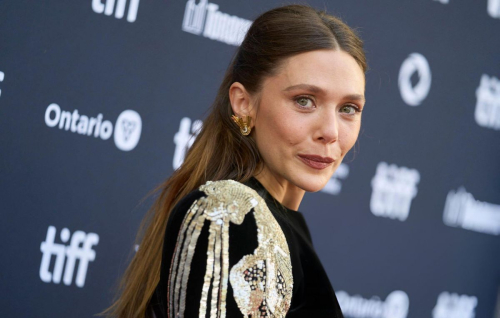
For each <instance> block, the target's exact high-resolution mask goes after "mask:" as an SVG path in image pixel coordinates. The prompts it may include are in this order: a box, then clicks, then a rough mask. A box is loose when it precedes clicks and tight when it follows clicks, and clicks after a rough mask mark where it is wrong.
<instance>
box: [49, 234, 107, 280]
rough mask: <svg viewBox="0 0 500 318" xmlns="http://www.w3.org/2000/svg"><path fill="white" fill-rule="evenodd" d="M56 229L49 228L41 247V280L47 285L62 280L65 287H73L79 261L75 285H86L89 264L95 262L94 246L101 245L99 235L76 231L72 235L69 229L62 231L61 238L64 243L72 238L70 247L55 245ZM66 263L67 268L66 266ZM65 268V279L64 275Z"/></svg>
mask: <svg viewBox="0 0 500 318" xmlns="http://www.w3.org/2000/svg"><path fill="white" fill-rule="evenodd" d="M55 236H56V228H55V227H54V226H49V229H48V230H47V237H46V238H45V241H43V242H42V244H41V245H40V251H41V252H42V262H41V264H40V279H41V280H42V281H43V282H45V283H50V282H53V283H54V284H59V283H60V282H61V278H62V280H63V283H64V284H65V285H68V286H69V285H71V282H72V281H73V276H74V275H73V274H74V271H75V267H76V261H77V260H78V271H77V272H76V279H75V284H76V286H78V287H83V286H84V285H85V278H86V276H87V269H88V266H89V262H92V261H94V260H95V257H96V253H95V251H94V250H93V249H92V246H95V245H97V243H99V235H97V234H95V233H87V234H86V233H85V232H82V231H75V232H74V233H73V235H71V233H70V231H69V230H68V229H67V228H64V229H62V230H61V233H60V238H61V241H62V242H63V243H67V242H68V241H69V239H70V237H71V241H70V243H69V245H64V244H59V243H54V240H55ZM52 256H55V263H54V267H53V269H52V272H51V271H50V267H51V266H50V265H51V259H52ZM65 263H66V266H64V265H65ZM63 267H64V277H63V276H62V275H63Z"/></svg>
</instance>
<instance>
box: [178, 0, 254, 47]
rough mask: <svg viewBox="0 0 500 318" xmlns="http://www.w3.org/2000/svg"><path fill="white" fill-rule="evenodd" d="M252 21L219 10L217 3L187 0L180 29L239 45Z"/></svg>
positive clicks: (205, 0) (203, 0)
mask: <svg viewBox="0 0 500 318" xmlns="http://www.w3.org/2000/svg"><path fill="white" fill-rule="evenodd" d="M251 24H252V21H249V20H246V19H242V18H239V17H237V16H234V15H229V14H227V13H222V12H220V11H219V5H217V4H215V3H209V2H208V1H207V0H201V1H200V2H199V3H198V4H196V2H195V0H188V1H187V3H186V10H185V11H184V19H183V20H182V30H183V31H185V32H189V33H192V34H196V35H203V36H204V37H206V38H209V39H211V40H215V41H220V42H224V43H227V44H229V45H235V46H239V45H240V44H241V42H243V39H244V38H245V34H246V33H247V31H248V29H249V28H250V25H251Z"/></svg>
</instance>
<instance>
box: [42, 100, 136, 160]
mask: <svg viewBox="0 0 500 318" xmlns="http://www.w3.org/2000/svg"><path fill="white" fill-rule="evenodd" d="M45 124H46V125H47V126H48V127H51V128H55V127H58V128H59V129H60V130H65V131H69V132H72V133H77V134H79V135H82V136H88V137H91V136H93V137H94V138H100V139H101V140H108V139H109V138H111V135H113V130H114V141H115V145H116V147H117V148H118V149H120V150H122V151H130V150H132V149H134V148H135V147H136V146H137V144H138V143H139V139H140V138H141V131H142V120H141V116H140V115H139V113H137V112H136V111H135V110H131V109H127V110H124V111H123V112H121V114H120V115H119V116H118V118H117V119H116V122H115V127H114V128H113V124H112V123H111V122H110V121H109V120H104V117H103V115H102V114H97V116H96V117H90V116H86V115H82V114H79V113H78V109H75V110H73V111H72V112H70V111H65V110H61V107H59V105H57V104H55V103H52V104H50V105H49V106H48V107H47V109H46V110H45Z"/></svg>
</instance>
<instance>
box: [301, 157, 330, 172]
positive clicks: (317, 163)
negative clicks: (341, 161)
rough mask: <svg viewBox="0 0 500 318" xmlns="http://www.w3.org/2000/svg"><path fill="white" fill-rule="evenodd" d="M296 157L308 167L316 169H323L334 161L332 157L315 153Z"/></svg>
mask: <svg viewBox="0 0 500 318" xmlns="http://www.w3.org/2000/svg"><path fill="white" fill-rule="evenodd" d="M298 157H299V158H300V159H301V160H302V162H304V163H305V164H306V165H308V166H309V167H311V168H314V169H318V170H321V169H325V168H326V167H328V166H330V165H331V164H332V163H333V162H334V161H335V160H333V158H330V157H321V156H317V155H299V156H298Z"/></svg>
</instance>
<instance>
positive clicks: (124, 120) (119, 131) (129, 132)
mask: <svg viewBox="0 0 500 318" xmlns="http://www.w3.org/2000/svg"><path fill="white" fill-rule="evenodd" d="M141 130H142V120H141V116H140V115H139V113H138V112H136V111H135V110H131V109H127V110H124V111H123V112H122V113H121V114H120V116H118V118H117V119H116V124H115V136H114V138H115V144H116V147H117V148H118V149H120V150H123V151H130V150H132V149H134V148H135V146H137V143H138V142H139V139H140V138H141Z"/></svg>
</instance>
